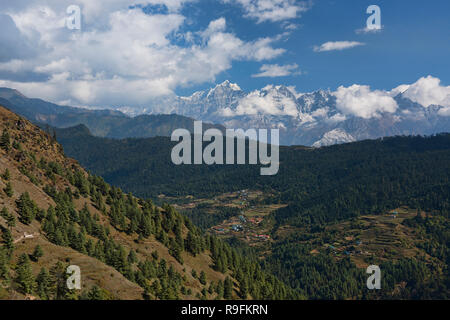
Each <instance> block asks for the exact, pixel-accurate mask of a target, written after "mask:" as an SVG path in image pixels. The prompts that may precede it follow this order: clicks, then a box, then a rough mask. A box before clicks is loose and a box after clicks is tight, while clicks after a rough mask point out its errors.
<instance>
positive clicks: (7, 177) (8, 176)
mask: <svg viewBox="0 0 450 320" xmlns="http://www.w3.org/2000/svg"><path fill="white" fill-rule="evenodd" d="M2 177H3V179H4V180H5V181H9V179H11V173H10V172H9V169H8V168H6V169H5V172H3V174H2Z"/></svg>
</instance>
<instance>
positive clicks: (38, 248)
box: [31, 245, 44, 261]
mask: <svg viewBox="0 0 450 320" xmlns="http://www.w3.org/2000/svg"><path fill="white" fill-rule="evenodd" d="M43 255H44V251H43V250H42V248H41V246H40V245H36V247H34V251H33V254H32V255H31V256H32V257H33V260H34V261H38V260H39V258H40V257H42V256H43Z"/></svg>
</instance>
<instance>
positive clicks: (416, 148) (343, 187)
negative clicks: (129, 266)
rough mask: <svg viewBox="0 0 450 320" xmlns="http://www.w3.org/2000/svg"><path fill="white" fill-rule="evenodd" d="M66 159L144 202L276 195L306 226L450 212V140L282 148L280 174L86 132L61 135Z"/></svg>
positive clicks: (156, 143)
mask: <svg viewBox="0 0 450 320" xmlns="http://www.w3.org/2000/svg"><path fill="white" fill-rule="evenodd" d="M56 132H57V137H58V138H57V139H58V140H59V141H60V142H61V144H62V145H63V146H64V150H65V151H66V153H67V154H68V155H69V156H71V157H73V158H75V159H77V160H79V161H80V163H81V164H82V165H84V166H85V167H86V168H87V169H88V170H91V171H92V172H93V173H95V174H98V175H100V176H102V177H104V178H105V179H106V181H108V182H110V183H112V184H114V185H117V186H120V187H121V188H123V189H124V190H127V191H132V192H134V193H136V194H138V195H140V196H144V197H156V196H157V195H159V194H165V195H168V196H185V195H193V196H195V197H201V196H207V197H211V196H214V195H217V194H220V193H223V192H229V191H237V190H241V189H248V188H252V189H261V190H268V191H271V192H273V193H274V195H272V196H271V199H269V200H268V201H270V202H272V203H277V202H282V203H288V204H289V206H288V207H286V208H284V209H280V210H279V211H278V212H277V213H276V219H277V220H278V221H279V222H280V223H282V222H289V223H291V224H292V223H293V224H302V223H305V222H326V221H333V220H339V219H343V218H349V217H354V216H357V215H359V214H362V213H378V212H381V211H384V210H387V209H392V208H396V207H398V206H400V205H408V206H410V207H412V208H416V207H418V206H420V207H421V208H422V209H424V210H432V211H437V212H441V213H445V214H448V212H449V210H450V200H449V195H450V134H441V135H436V136H432V137H420V136H417V137H392V138H384V139H378V140H367V141H361V142H356V143H351V144H345V145H338V146H332V147H325V148H319V149H311V148H304V147H281V149H280V170H279V173H278V174H277V175H275V176H270V177H269V176H260V174H259V166H248V165H247V166H245V165H240V166H237V165H236V166H229V165H227V166H214V165H213V166H206V165H202V166H193V165H182V166H175V165H174V164H172V162H171V159H170V153H171V148H172V147H173V145H174V143H172V142H170V141H169V139H165V138H153V139H126V140H113V139H102V138H98V137H93V136H92V135H90V134H89V132H88V130H85V129H83V127H78V128H73V129H64V130H56Z"/></svg>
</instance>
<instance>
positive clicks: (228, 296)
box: [223, 277, 233, 300]
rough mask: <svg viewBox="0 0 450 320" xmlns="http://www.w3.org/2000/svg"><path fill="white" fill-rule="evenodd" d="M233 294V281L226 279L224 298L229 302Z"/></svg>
mask: <svg viewBox="0 0 450 320" xmlns="http://www.w3.org/2000/svg"><path fill="white" fill-rule="evenodd" d="M232 294H233V281H232V280H231V279H230V277H226V278H225V282H224V285H223V297H224V298H225V299H227V300H229V299H231V298H232Z"/></svg>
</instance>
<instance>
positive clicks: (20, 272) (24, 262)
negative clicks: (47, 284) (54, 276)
mask: <svg viewBox="0 0 450 320" xmlns="http://www.w3.org/2000/svg"><path fill="white" fill-rule="evenodd" d="M16 273H17V277H16V282H17V284H18V285H19V288H20V290H21V291H22V292H23V293H24V294H31V293H33V290H34V286H35V281H34V276H33V272H32V269H31V263H30V259H29V258H28V255H26V254H25V253H24V254H22V255H21V256H20V258H19V262H18V264H17V270H16Z"/></svg>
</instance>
